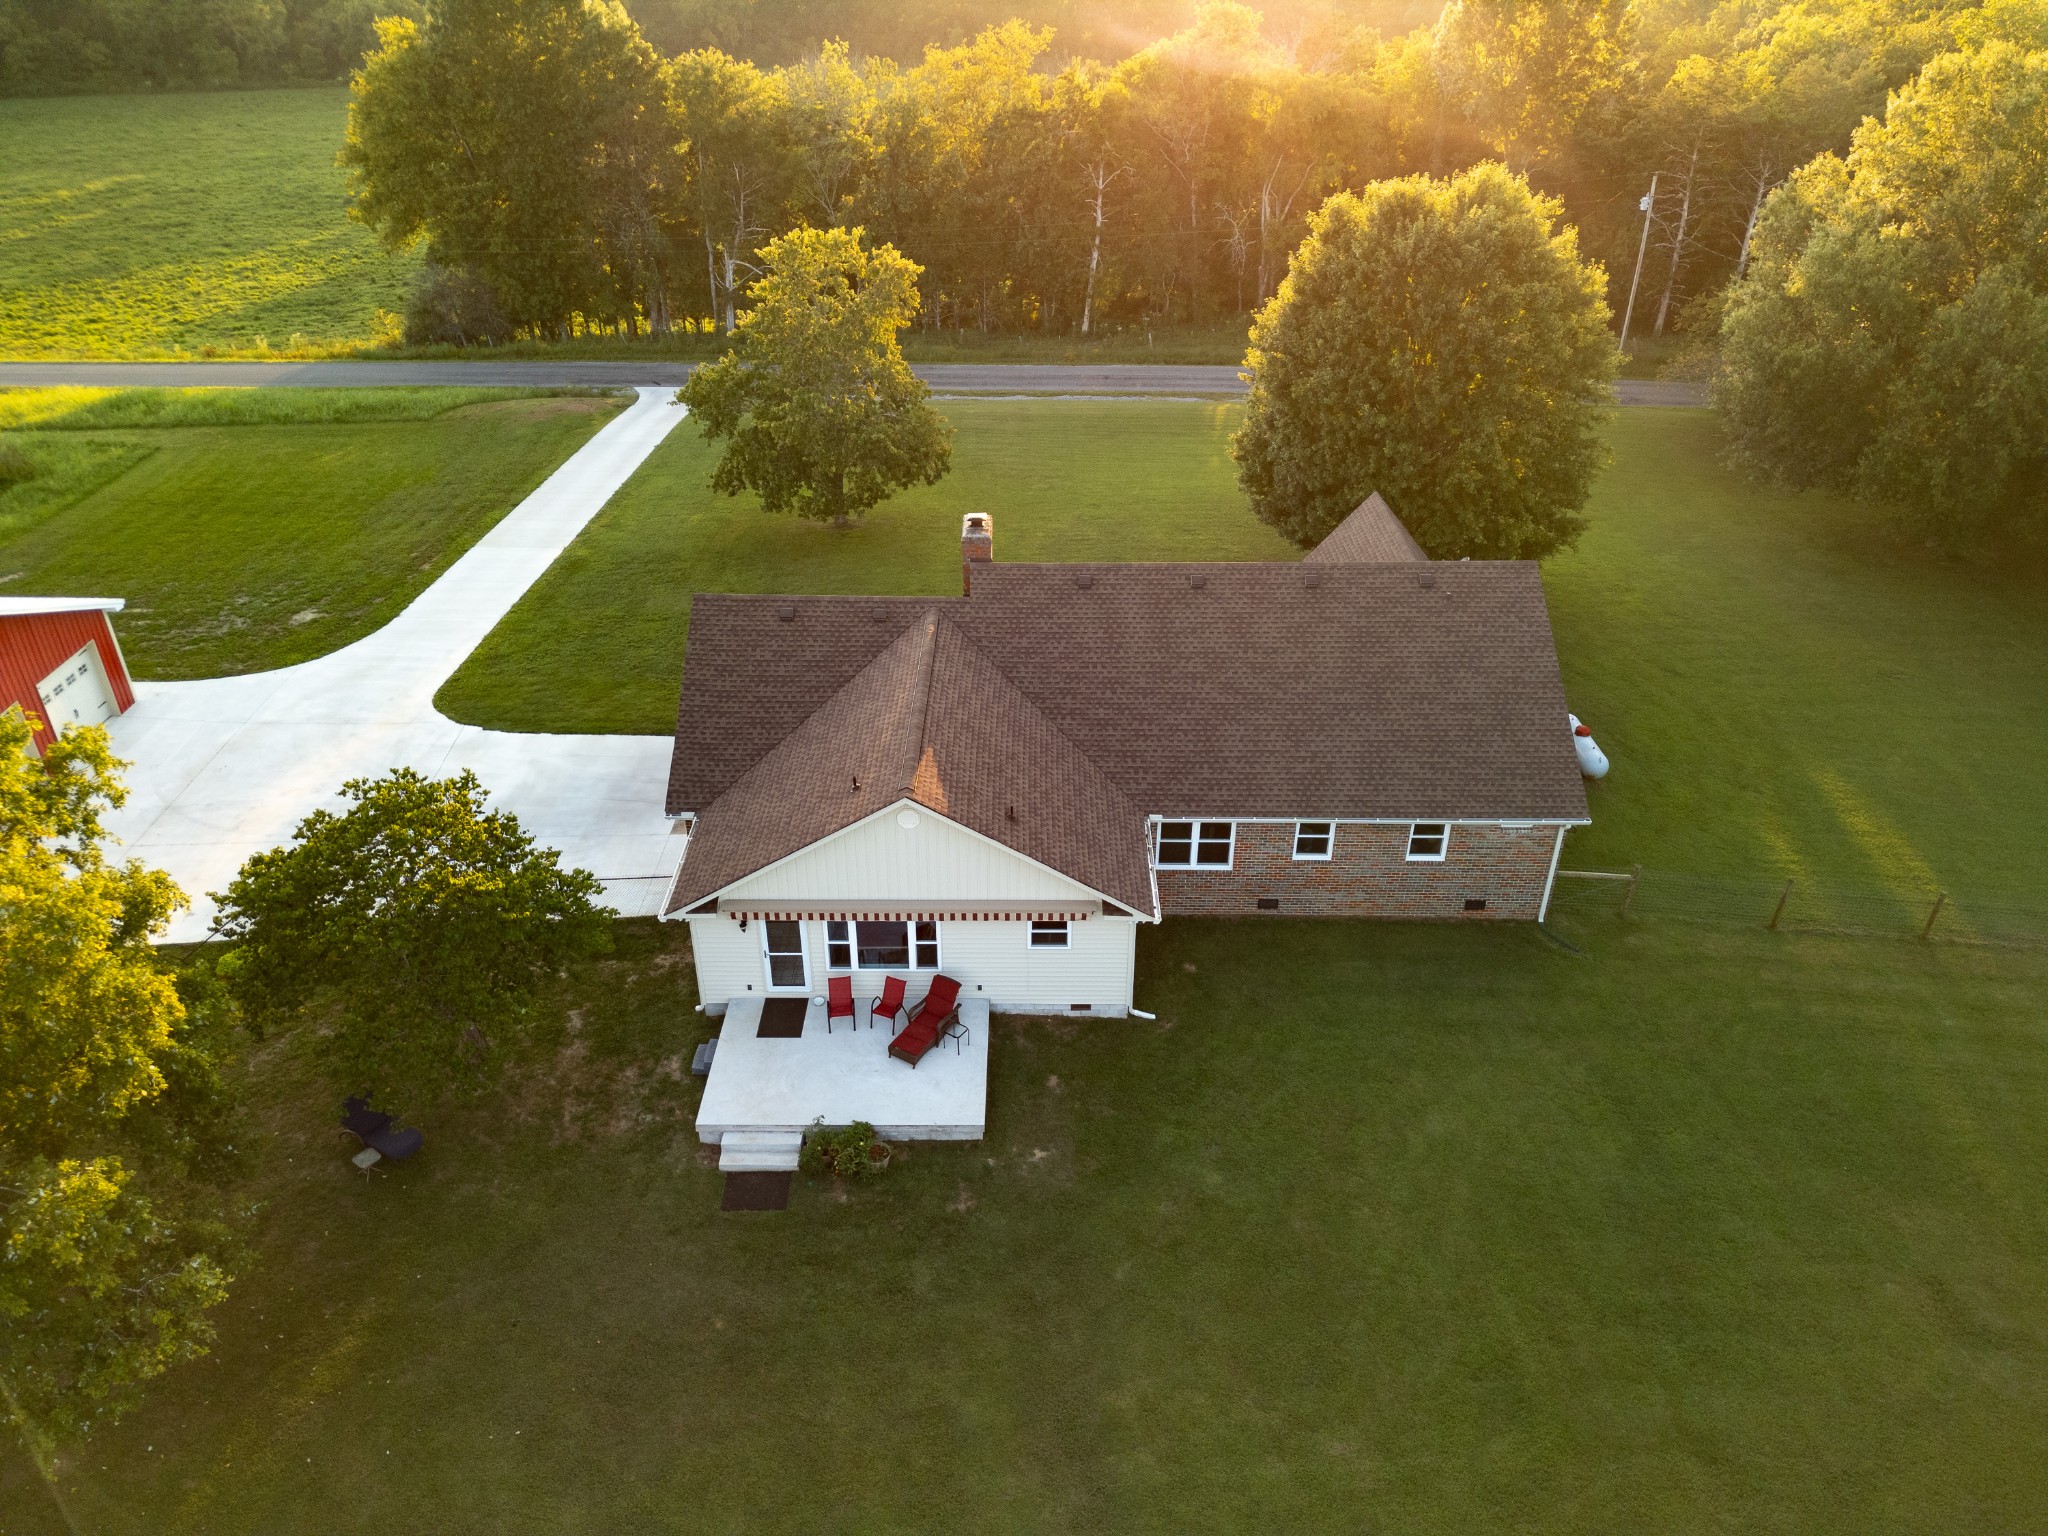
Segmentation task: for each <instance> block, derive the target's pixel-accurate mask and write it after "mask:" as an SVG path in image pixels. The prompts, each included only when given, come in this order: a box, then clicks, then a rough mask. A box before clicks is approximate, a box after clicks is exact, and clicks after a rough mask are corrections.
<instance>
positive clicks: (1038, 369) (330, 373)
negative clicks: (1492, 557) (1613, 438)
mask: <svg viewBox="0 0 2048 1536" xmlns="http://www.w3.org/2000/svg"><path fill="white" fill-rule="evenodd" d="M695 367H696V364H694V363H598V362H586V363H579V362H571V361H567V360H564V361H560V362H556V361H552V360H549V361H519V360H508V361H504V362H488V361H486V362H474V363H461V362H423V363H378V362H363V363H0V385H54V384H89V385H100V386H103V387H107V388H134V387H137V386H143V385H154V386H158V387H162V388H167V389H168V388H179V389H184V388H200V387H205V386H208V385H212V386H226V385H259V384H260V385H285V386H292V387H324V388H338V387H341V386H345V385H372V384H477V385H524V386H526V387H528V388H534V389H542V388H553V387H560V386H564V385H582V386H590V387H598V388H603V387H607V386H611V387H616V386H623V385H638V384H681V383H682V382H683V381H684V380H686V379H687V378H689V376H690V373H691V370H692V369H693V368H695ZM911 371H912V372H913V373H915V374H916V375H917V376H918V377H919V378H920V379H923V380H924V381H925V383H927V384H929V385H930V386H931V387H932V388H933V389H935V390H939V391H940V392H942V393H950V394H1000V395H1241V394H1243V393H1244V390H1245V384H1244V380H1243V379H1242V378H1241V377H1240V376H1239V375H1238V371H1237V368H1236V366H1235V365H1234V364H1231V365H1223V366H1211V365H1208V364H1183V363H1088V364H1071V365H1070V364H1060V363H919V364H917V365H916V366H915V367H914V368H912V370H911ZM1614 395H1615V400H1616V401H1617V402H1618V403H1619V404H1622V405H1705V404H1706V403H1707V393H1706V389H1705V387H1704V386H1702V385H1699V384H1695V383H1692V382H1690V381H1688V380H1684V379H1623V380H1622V381H1621V382H1620V383H1618V384H1617V385H1616V386H1615V390H1614Z"/></svg>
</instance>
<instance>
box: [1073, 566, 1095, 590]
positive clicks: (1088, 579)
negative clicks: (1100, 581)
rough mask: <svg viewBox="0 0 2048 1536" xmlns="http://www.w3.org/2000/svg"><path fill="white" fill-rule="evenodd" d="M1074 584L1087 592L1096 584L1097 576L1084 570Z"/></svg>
mask: <svg viewBox="0 0 2048 1536" xmlns="http://www.w3.org/2000/svg"><path fill="white" fill-rule="evenodd" d="M1074 585H1075V586H1077V587H1079V588H1080V589H1081V590H1082V591H1084V592H1085V591H1087V590H1088V589H1089V588H1090V587H1092V586H1094V585H1095V578H1094V577H1093V576H1092V575H1090V574H1089V573H1088V572H1087V571H1083V572H1081V574H1080V575H1078V576H1076V577H1075V578H1074Z"/></svg>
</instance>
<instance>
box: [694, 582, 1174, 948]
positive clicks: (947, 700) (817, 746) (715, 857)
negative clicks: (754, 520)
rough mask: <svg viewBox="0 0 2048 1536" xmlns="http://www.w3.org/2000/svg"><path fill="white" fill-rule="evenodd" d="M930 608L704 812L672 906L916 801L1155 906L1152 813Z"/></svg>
mask: <svg viewBox="0 0 2048 1536" xmlns="http://www.w3.org/2000/svg"><path fill="white" fill-rule="evenodd" d="M924 606H925V611H924V612H923V613H921V614H919V615H917V616H916V617H914V618H913V619H912V620H911V622H910V623H909V625H908V626H907V627H905V628H903V629H901V630H900V631H899V632H898V633H897V634H896V635H895V636H894V637H893V638H891V639H889V641H888V643H887V644H886V645H884V646H883V648H882V650H881V653H880V654H879V655H877V656H876V657H875V658H874V659H873V660H872V661H870V662H869V663H868V664H867V665H866V666H865V667H863V668H862V669H861V670H860V671H859V672H857V673H856V674H855V675H854V676H853V677H852V678H851V679H849V680H848V681H847V682H846V683H845V684H843V685H842V686H841V687H840V688H839V689H838V690H837V691H836V692H834V693H833V694H832V695H831V696H830V697H829V698H827V699H825V700H824V701H823V703H821V704H820V705H819V706H818V708H817V709H816V710H815V711H814V712H813V713H812V714H811V715H809V717H808V718H806V719H805V720H803V722H802V723H801V724H799V725H798V726H796V728H795V729H793V730H791V731H790V732H789V733H788V734H787V735H786V736H784V737H783V738H782V740H781V741H780V742H778V743H777V744H775V745H774V746H772V747H771V748H770V749H769V750H768V752H767V753H766V755H765V756H763V757H761V758H760V760H759V761H757V762H756V763H754V764H753V765H752V766H751V767H749V768H748V769H747V770H746V771H745V772H743V773H742V774H741V775H740V776H739V778H738V779H736V780H735V781H734V782H733V783H732V785H731V786H730V787H729V788H727V789H725V790H724V791H723V792H722V793H720V794H719V795H718V796H717V798H716V799H715V800H713V801H712V802H711V804H710V805H709V806H708V807H707V808H706V809H705V811H704V812H703V814H702V815H701V816H700V817H699V818H698V823H697V827H696V830H695V832H694V833H693V835H692V836H691V839H690V845H689V852H688V854H687V856H686V857H685V859H684V861H683V866H682V869H681V871H680V872H679V874H678V876H677V879H676V883H675V885H674V887H673V888H672V889H671V891H670V894H669V905H668V910H669V911H671V912H673V911H676V910H678V909H679V908H682V907H687V906H690V905H693V904H694V903H697V902H700V901H702V900H704V899H705V898H706V897H708V896H711V895H713V894H714V893H716V892H717V891H720V890H722V889H724V888H725V887H726V886H729V885H731V884H732V883H733V882H734V881H736V880H739V879H741V878H743V877H744V876H746V875H749V874H752V873H754V872H755V871H756V870H759V869H763V868H765V867H766V866H768V865H770V864H773V863H774V862H776V861H777V860H778V859H782V858H786V857H787V856H789V855H790V854H793V853H795V852H797V851H799V850H800V849H803V848H806V847H809V846H810V845H811V844H812V843H815V842H817V841H818V840H819V839H821V838H824V837H829V836H830V835H831V834H833V833H834V832H838V831H840V830H842V829H844V828H846V827H849V826H852V825H853V824H854V823H855V822H858V821H861V820H863V819H865V818H866V817H868V816H871V815H873V814H874V813H875V812H877V811H880V810H883V809H885V808H887V807H888V806H891V805H894V804H896V803H897V802H898V801H900V800H903V799H906V798H908V799H911V800H915V801H916V802H918V803H919V804H921V805H924V806H926V807H928V808H929V809H931V810H933V811H936V812H938V813H939V814H940V815H942V816H944V817H946V818H947V819H949V820H951V821H954V822H957V823H959V824H960V825H962V826H965V827H968V828H970V829H972V830H973V831H976V832H979V833H980V834H982V835H983V836H984V837H987V838H990V839H992V840H993V841H995V842H998V843H1001V844H1003V845H1004V846H1005V847H1008V848H1012V849H1015V850H1016V851H1017V852H1019V853H1021V854H1023V855H1025V856H1026V857H1027V858H1032V859H1036V860H1037V861H1038V862H1039V863H1041V864H1045V865H1047V866H1049V867H1051V868H1053V869H1055V870H1058V871H1059V872H1060V873H1062V874H1064V875H1067V876H1068V877H1069V878H1071V879H1074V880H1077V881H1079V882H1080V883H1081V884H1082V885H1084V886H1086V887H1087V888H1088V889H1090V890H1093V891H1097V892H1099V893H1101V894H1103V895H1106V896H1108V897H1110V898H1111V899H1113V900H1115V901H1118V902H1121V903H1122V904H1124V905H1125V906H1127V907H1130V908H1133V909H1135V910H1137V911H1141V912H1145V913H1148V914H1149V913H1151V912H1152V886H1151V873H1150V870H1149V868H1148V865H1147V847H1146V840H1145V839H1146V832H1145V818H1144V815H1143V813H1141V812H1140V811H1139V810H1138V808H1137V807H1136V806H1135V805H1133V804H1132V803H1131V802H1130V800H1129V799H1127V798H1126V797H1125V796H1124V794H1123V793H1122V792H1121V791H1120V790H1119V789H1118V788H1117V787H1116V785H1115V784H1113V783H1111V782H1110V780H1109V779H1108V778H1107V777H1106V776H1105V775H1104V774H1103V772H1102V770H1101V769H1100V768H1098V767H1096V765H1095V764H1094V763H1092V762H1090V761H1089V760H1088V758H1087V757H1086V756H1085V755H1083V754H1082V753H1081V752H1080V751H1079V749H1077V748H1076V747H1075V746H1074V744H1073V743H1072V742H1070V741H1068V740H1067V739H1066V738H1065V737H1064V736H1062V735H1061V734H1060V732H1059V731H1058V729H1057V728H1056V727H1054V726H1053V724H1052V723H1051V722H1050V721H1048V720H1047V719H1046V718H1045V716H1044V715H1042V714H1041V713H1040V712H1039V711H1038V710H1037V709H1036V708H1034V707H1033V706H1032V704H1031V702H1030V701H1029V700H1028V699H1027V698H1025V697H1024V695H1023V694H1022V693H1020V692H1019V691H1018V690H1017V688H1016V687H1015V686H1013V685H1012V684H1011V683H1010V682H1009V680H1008V679H1006V678H1005V677H1004V676H1003V674H1002V673H1001V672H999V671H998V670H996V668H995V666H994V665H993V664H991V663H990V662H989V660H988V659H987V658H986V657H985V656H983V655H982V654H981V653H980V652H979V651H978V650H976V648H975V647H974V646H973V645H972V644H971V643H970V642H969V641H968V639H967V638H966V636H965V635H963V634H962V633H961V632H960V629H959V628H958V627H957V626H956V625H955V624H953V623H951V622H949V621H947V620H945V619H942V618H941V617H940V616H939V613H938V611H937V609H936V608H934V607H933V606H932V605H931V604H930V603H929V602H927V603H926V604H925V605H924ZM773 622H776V623H779V624H788V623H790V622H792V621H785V620H780V619H777V620H775V621H773ZM869 623H870V624H871V625H872V624H873V619H872V616H870V618H869ZM1020 779H1021V780H1022V781H1023V782H1020Z"/></svg>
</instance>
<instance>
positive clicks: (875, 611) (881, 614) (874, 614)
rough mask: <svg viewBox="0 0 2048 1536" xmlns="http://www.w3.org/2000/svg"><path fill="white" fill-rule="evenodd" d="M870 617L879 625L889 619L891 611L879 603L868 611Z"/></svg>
mask: <svg viewBox="0 0 2048 1536" xmlns="http://www.w3.org/2000/svg"><path fill="white" fill-rule="evenodd" d="M868 617H869V618H871V619H873V620H874V621H875V622H876V623H877V624H879V623H881V622H882V621H883V620H884V619H886V618H888V617H889V610H888V609H886V608H884V607H883V606H882V605H881V604H880V603H877V604H875V606H874V607H872V608H870V609H869V610H868Z"/></svg>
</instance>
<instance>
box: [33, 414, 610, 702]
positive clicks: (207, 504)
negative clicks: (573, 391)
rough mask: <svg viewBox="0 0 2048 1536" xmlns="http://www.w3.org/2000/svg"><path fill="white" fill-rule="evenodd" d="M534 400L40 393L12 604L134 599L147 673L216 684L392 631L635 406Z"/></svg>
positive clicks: (138, 667)
mask: <svg viewBox="0 0 2048 1536" xmlns="http://www.w3.org/2000/svg"><path fill="white" fill-rule="evenodd" d="M620 403H621V402H619V401H618V400H616V399H612V398H592V397H584V396H545V395H535V394H533V393H532V392H530V391H517V390H480V389H422V390H205V391H199V390H193V391H183V390H163V391H158V390H130V391H122V392H119V393H112V392H108V391H93V390H23V391H14V392H8V393H0V427H10V426H11V427H13V428H15V430H11V431H7V432H6V433H5V441H8V442H11V443H14V444H18V445H20V446H21V447H22V448H23V449H25V450H26V452H27V454H28V457H29V458H30V460H31V462H33V463H35V464H36V465H37V466H38V468H39V469H40V470H41V471H42V472H41V473H40V474H38V475H37V477H36V478H35V479H33V480H30V481H28V482H27V483H25V484H22V485H17V486H15V487H13V488H12V489H10V490H7V491H4V492H0V593H5V594H7V595H10V596H23V595H33V594H51V593H59V594H78V593H87V594H91V595H107V596H117V597H124V598H126V599H127V600H128V607H127V609H126V610H125V611H124V612H123V613H122V615H121V616H120V618H119V620H118V621H117V623H118V625H119V629H120V635H121V645H122V650H123V652H124V653H125V654H126V656H127V659H128V663H129V666H130V667H131V668H132V669H133V671H134V672H135V674H136V675H137V676H139V677H150V678H177V677H215V676H221V675H224V674H228V673H235V672H250V671H258V670H261V669H264V668H268V667H277V666H286V665H289V664H290V663H292V662H296V661H305V660H308V659H309V658H311V657H314V656H319V655H323V654H325V653H326V652H328V651H331V650H334V649H336V648H337V647H339V646H342V645H346V644H347V643H348V642H349V641H351V640H355V639H358V638H360V637H361V636H363V635H366V634H368V633H369V632H370V631H371V630H373V629H376V628H377V627H378V626H379V625H381V624H383V623H384V622H385V621H386V620H388V619H390V618H391V617H392V616H393V615H394V614H396V613H397V612H398V610H399V609H400V608H402V607H403V606H404V605H405V604H406V602H408V601H409V600H410V599H411V598H412V597H413V596H414V595H415V594H417V593H418V592H420V591H421V590H422V589H423V588H425V587H426V585H427V584H428V583H429V582H431V581H432V580H433V579H434V577H435V576H437V575H439V574H440V572H441V571H443V570H445V569H446V568H447V567H448V565H449V564H450V563H451V562H453V561H454V559H455V558H456V556H458V555H460V554H461V553H462V552H463V550H465V549H467V548H468V547H469V546H470V545H471V544H472V543H474V542H475V541H476V540H477V539H478V538H480V537H481V536H482V535H483V534H484V533H485V532H486V531H487V530H488V529H489V528H490V527H491V526H492V524H494V523H495V522H496V521H497V520H498V519H499V518H500V517H501V516H503V515H504V514H505V513H506V512H507V511H509V510H510V509H511V508H512V507H513V506H514V505H516V504H517V502H518V501H519V500H520V499H521V498H522V497H523V496H525V494H526V493H527V492H528V491H530V490H531V489H532V488H533V487H534V486H536V485H538V484H539V483H540V482H541V480H542V479H544V478H545V477H546V476H547V474H548V472H549V471H550V470H552V469H553V468H554V467H555V466H556V465H557V464H559V463H560V462H561V461H562V460H563V459H565V458H567V457H568V456H569V454H571V453H572V452H574V451H575V450H576V449H577V448H578V447H580V446H581V445H582V443H583V442H584V440H585V439H587V438H588V437H589V436H590V435H591V433H592V432H594V431H595V430H596V429H597V428H598V427H599V426H600V425H601V424H602V423H603V422H604V420H605V419H606V418H607V417H609V416H610V415H611V414H613V413H614V412H615V411H616V410H617V409H618V408H619V405H620Z"/></svg>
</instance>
